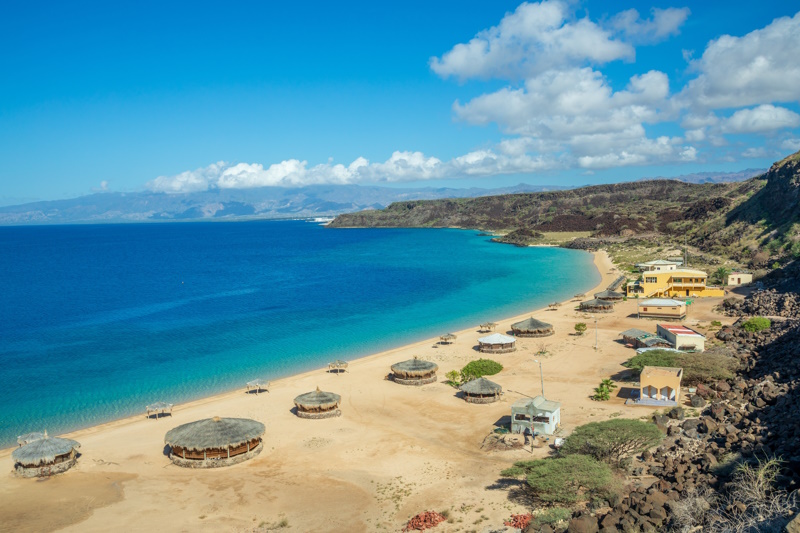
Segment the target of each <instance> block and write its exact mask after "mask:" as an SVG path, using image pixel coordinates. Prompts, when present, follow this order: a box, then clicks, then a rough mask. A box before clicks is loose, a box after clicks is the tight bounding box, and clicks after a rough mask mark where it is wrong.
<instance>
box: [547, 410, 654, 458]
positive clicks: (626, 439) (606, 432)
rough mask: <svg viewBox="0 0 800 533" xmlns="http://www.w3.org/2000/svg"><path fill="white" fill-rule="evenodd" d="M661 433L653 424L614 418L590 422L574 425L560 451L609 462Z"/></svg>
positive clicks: (637, 449) (637, 450)
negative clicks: (573, 429)
mask: <svg viewBox="0 0 800 533" xmlns="http://www.w3.org/2000/svg"><path fill="white" fill-rule="evenodd" d="M662 438H664V434H663V433H661V430H660V429H658V428H657V427H656V426H655V425H654V424H650V423H648V422H642V421H641V420H631V419H627V418H615V419H613V420H606V421H604V422H591V423H589V424H584V425H583V426H579V427H577V428H575V431H573V432H572V434H571V435H570V436H569V437H567V438H566V439H565V440H564V445H563V446H562V447H561V449H560V450H559V453H561V454H562V455H565V456H570V455H572V454H583V455H590V456H592V457H593V458H595V459H597V460H598V461H604V462H607V463H611V464H614V465H616V464H619V462H620V461H621V460H622V459H624V458H626V457H630V456H631V455H634V454H637V453H640V452H643V451H644V450H646V449H648V448H650V447H652V446H655V445H656V444H658V443H659V442H660V441H661V439H662Z"/></svg>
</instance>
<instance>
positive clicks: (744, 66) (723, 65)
mask: <svg viewBox="0 0 800 533" xmlns="http://www.w3.org/2000/svg"><path fill="white" fill-rule="evenodd" d="M798 50H800V13H797V14H796V15H795V16H794V17H791V18H790V17H783V18H779V19H775V20H774V21H773V22H772V23H771V24H769V25H768V26H766V27H764V28H762V29H758V30H755V31H752V32H750V33H748V34H747V35H745V36H743V37H733V36H730V35H723V36H722V37H720V38H718V39H716V40H713V41H711V42H710V43H709V44H708V46H707V47H706V49H705V52H703V56H702V57H701V58H699V59H697V60H695V61H693V62H692V63H691V66H692V68H693V69H694V70H696V71H697V72H698V73H699V75H698V76H697V78H695V79H693V80H691V81H690V82H689V84H688V85H687V87H686V88H685V89H684V90H683V92H682V94H681V100H682V101H683V104H684V105H686V106H692V107H701V108H710V109H719V108H726V107H742V106H748V105H756V104H763V103H775V102H797V101H800V90H798V87H800V61H798V59H797V58H798Z"/></svg>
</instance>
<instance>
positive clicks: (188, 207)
mask: <svg viewBox="0 0 800 533" xmlns="http://www.w3.org/2000/svg"><path fill="white" fill-rule="evenodd" d="M565 188H566V187H558V186H534V185H527V184H524V183H521V184H519V185H516V186H513V187H504V188H501V189H480V188H470V189H451V188H433V187H421V188H413V189H412V188H392V187H379V186H360V185H314V186H308V187H300V188H284V187H260V188H255V189H214V190H209V191H204V192H195V193H186V194H165V193H154V192H135V193H119V192H105V193H97V194H90V195H87V196H81V197H79V198H72V199H69V200H51V201H40V202H31V203H25V204H21V205H11V206H2V207H0V224H70V223H86V222H145V221H159V220H212V219H224V220H234V219H246V218H293V217H317V216H333V215H338V214H341V213H349V212H353V211H362V210H364V209H382V208H384V207H386V206H387V205H389V204H391V203H392V202H401V201H408V200H426V199H438V198H473V197H476V196H491V195H496V194H509V193H515V192H536V191H552V190H560V189H565Z"/></svg>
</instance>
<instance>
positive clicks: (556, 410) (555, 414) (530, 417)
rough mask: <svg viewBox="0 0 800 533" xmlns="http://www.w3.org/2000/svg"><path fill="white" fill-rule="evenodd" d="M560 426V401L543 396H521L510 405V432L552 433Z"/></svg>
mask: <svg viewBox="0 0 800 533" xmlns="http://www.w3.org/2000/svg"><path fill="white" fill-rule="evenodd" d="M560 426H561V402H553V401H550V400H547V399H546V398H545V397H544V396H541V395H540V396H537V397H536V398H522V399H521V400H517V401H516V402H514V403H513V405H512V406H511V432H512V433H528V434H531V433H535V434H544V435H552V434H554V433H555V432H556V430H557V429H558V428H559V427H560Z"/></svg>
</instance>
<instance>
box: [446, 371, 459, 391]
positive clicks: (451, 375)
mask: <svg viewBox="0 0 800 533" xmlns="http://www.w3.org/2000/svg"><path fill="white" fill-rule="evenodd" d="M444 377H446V378H447V381H446V383H447V384H448V385H450V386H451V387H458V386H459V385H461V372H459V371H458V370H451V371H450V372H448V373H447V374H445V375H444Z"/></svg>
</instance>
